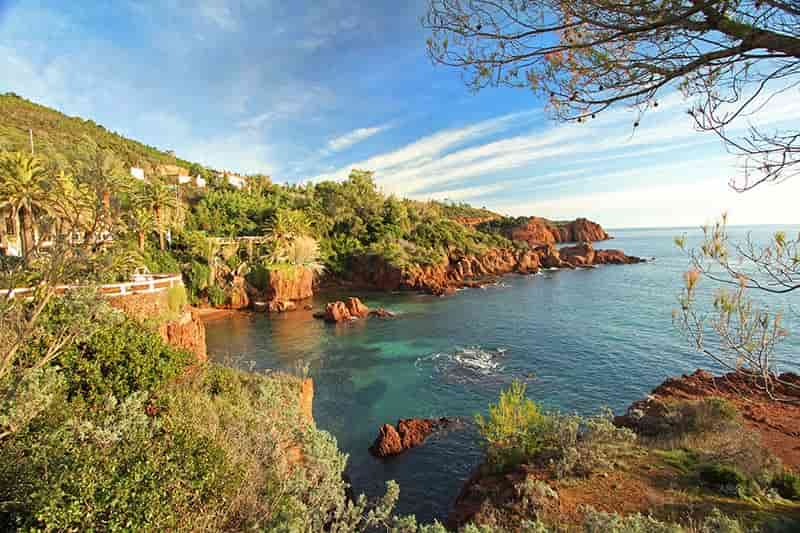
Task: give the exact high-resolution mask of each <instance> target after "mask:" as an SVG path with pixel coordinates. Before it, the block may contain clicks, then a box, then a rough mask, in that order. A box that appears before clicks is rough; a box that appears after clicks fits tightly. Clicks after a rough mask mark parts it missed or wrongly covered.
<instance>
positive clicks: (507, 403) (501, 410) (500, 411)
mask: <svg viewBox="0 0 800 533" xmlns="http://www.w3.org/2000/svg"><path fill="white" fill-rule="evenodd" d="M475 421H476V423H477V425H478V431H479V432H480V434H481V436H482V437H483V438H484V440H485V441H486V447H487V453H488V456H489V462H490V463H491V464H492V465H494V466H496V467H497V468H500V469H502V468H506V467H509V466H513V465H516V464H519V463H521V462H522V461H524V460H526V459H527V458H529V457H531V456H533V455H534V454H536V453H537V452H538V451H540V450H541V449H542V447H543V446H544V444H545V440H544V433H545V432H544V428H545V424H546V423H547V417H546V416H545V415H543V414H542V413H541V411H540V410H539V407H538V406H537V405H536V403H535V402H533V400H530V399H528V398H526V397H525V384H524V383H521V382H519V381H515V382H513V383H512V384H511V387H509V388H508V389H507V390H505V391H502V392H501V393H500V399H499V400H498V402H497V404H496V405H490V406H489V416H488V418H484V417H483V416H482V415H477V416H476V417H475Z"/></svg>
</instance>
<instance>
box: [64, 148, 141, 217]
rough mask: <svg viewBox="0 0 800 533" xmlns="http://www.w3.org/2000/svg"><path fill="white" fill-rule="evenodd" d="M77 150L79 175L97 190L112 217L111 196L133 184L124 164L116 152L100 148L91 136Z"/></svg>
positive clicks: (109, 215) (106, 212)
mask: <svg viewBox="0 0 800 533" xmlns="http://www.w3.org/2000/svg"><path fill="white" fill-rule="evenodd" d="M77 151H78V154H79V156H78V159H77V161H76V163H75V167H76V168H75V170H76V172H77V175H78V176H79V177H80V178H81V181H82V182H85V183H88V184H89V185H91V187H92V188H94V189H95V191H97V196H98V198H99V199H100V201H101V203H102V205H103V209H104V211H105V214H106V216H107V217H111V196H112V195H113V194H114V193H119V192H125V191H127V190H128V189H129V188H130V186H131V184H132V180H131V178H130V176H129V175H128V173H127V172H126V170H125V166H124V164H123V163H122V161H121V160H120V159H119V158H118V157H117V155H116V154H115V153H114V152H112V151H111V150H106V149H102V148H100V147H99V146H98V145H97V144H96V143H95V142H94V141H93V140H92V139H91V138H89V137H87V138H86V139H84V142H83V143H81V144H79V145H78V147H77Z"/></svg>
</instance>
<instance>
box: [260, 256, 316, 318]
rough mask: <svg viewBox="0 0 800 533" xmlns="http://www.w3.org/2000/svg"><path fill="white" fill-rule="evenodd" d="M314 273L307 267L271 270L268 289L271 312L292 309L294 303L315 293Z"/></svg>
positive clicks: (267, 298) (268, 306)
mask: <svg viewBox="0 0 800 533" xmlns="http://www.w3.org/2000/svg"><path fill="white" fill-rule="evenodd" d="M313 285H314V273H313V272H312V271H311V270H309V269H308V268H305V267H295V268H293V269H288V270H283V269H280V270H278V269H276V270H271V271H270V273H269V281H268V285H267V290H266V294H265V297H266V300H267V302H268V303H267V309H268V310H269V311H271V312H284V311H292V310H294V309H296V308H297V306H296V305H295V304H294V303H295V302H299V301H302V300H306V299H308V298H311V297H312V296H313V295H314V291H313Z"/></svg>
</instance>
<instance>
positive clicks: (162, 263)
mask: <svg viewBox="0 0 800 533" xmlns="http://www.w3.org/2000/svg"><path fill="white" fill-rule="evenodd" d="M144 264H145V266H146V267H147V269H148V270H149V271H150V272H157V273H164V274H169V273H178V272H180V271H181V265H180V264H179V263H178V260H177V259H175V256H174V255H172V253H171V252H170V251H169V250H159V249H156V248H153V249H150V250H148V251H147V252H146V253H145V255H144Z"/></svg>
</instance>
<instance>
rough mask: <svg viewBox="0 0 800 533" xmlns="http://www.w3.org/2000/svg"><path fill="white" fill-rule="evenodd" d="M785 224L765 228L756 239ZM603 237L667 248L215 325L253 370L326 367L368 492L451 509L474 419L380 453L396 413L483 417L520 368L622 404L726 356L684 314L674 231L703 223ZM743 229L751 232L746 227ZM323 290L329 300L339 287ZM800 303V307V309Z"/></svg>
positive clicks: (569, 405)
mask: <svg viewBox="0 0 800 533" xmlns="http://www.w3.org/2000/svg"><path fill="white" fill-rule="evenodd" d="M777 229H781V230H785V231H787V233H789V235H791V236H796V235H797V232H798V230H800V227H781V228H778V227H758V228H756V229H755V230H754V231H753V237H754V239H756V240H764V239H768V238H769V236H770V235H771V234H772V233H773V232H774V231H776V230H777ZM611 233H612V234H613V235H614V236H615V237H616V238H615V240H612V241H609V242H605V243H597V244H596V247H597V248H621V249H623V250H624V251H625V252H626V253H628V254H632V255H639V256H642V257H655V258H656V260H655V261H653V262H650V263H646V264H640V265H630V266H604V267H600V268H596V269H587V270H574V271H569V270H565V271H548V272H544V273H542V274H539V275H535V276H516V275H512V276H507V277H505V278H503V280H502V283H500V284H498V285H497V286H492V287H487V288H484V289H470V290H464V291H459V292H458V293H457V294H456V295H454V296H450V297H445V298H438V297H433V296H426V295H414V294H380V293H363V292H361V293H356V294H352V295H354V296H359V297H361V298H362V300H363V301H364V302H365V303H366V304H367V305H368V306H370V307H378V306H383V307H386V308H387V309H390V310H392V311H394V312H396V313H398V317H397V318H396V319H394V320H380V319H370V320H368V321H360V322H356V323H350V324H342V325H336V326H334V325H330V324H325V323H324V322H322V321H320V320H315V319H314V318H312V316H311V312H306V311H298V312H295V313H288V314H285V315H280V316H275V317H273V316H268V315H252V316H237V317H233V318H225V319H222V320H218V321H214V322H211V323H209V324H208V328H207V332H208V348H209V352H210V353H211V354H212V356H213V357H214V358H217V359H219V360H222V359H228V358H233V359H234V360H237V361H240V362H241V364H242V365H243V366H245V367H246V368H249V367H251V366H252V367H254V368H259V369H265V368H271V369H282V370H289V371H298V370H299V369H301V368H303V367H304V366H307V367H308V368H309V373H310V375H311V376H312V377H313V378H314V381H315V388H316V396H315V399H314V418H315V419H316V421H317V425H318V427H320V428H322V429H325V430H327V431H330V432H331V433H332V434H333V435H335V436H336V438H337V439H338V441H339V446H340V448H341V449H342V450H343V451H345V452H346V453H348V454H349V456H350V459H349V463H348V464H349V466H348V474H349V475H350V477H351V480H352V483H353V488H354V489H355V490H356V492H364V493H366V494H368V495H377V494H379V493H381V492H382V490H383V487H384V485H385V482H386V481H387V480H390V479H395V480H397V482H398V483H399V484H400V492H401V496H400V503H399V509H398V510H399V511H400V512H401V513H415V514H416V515H417V517H418V518H419V519H420V520H430V519H432V518H440V519H443V518H444V517H445V516H446V514H447V512H448V510H449V508H450V506H451V504H452V502H453V500H454V499H455V497H456V496H457V494H458V491H459V489H460V487H461V485H462V483H463V481H464V480H465V479H466V478H467V477H468V476H469V473H470V471H471V470H472V469H473V468H474V467H475V466H476V465H477V464H478V462H479V461H480V459H481V450H480V447H479V445H478V444H477V441H476V435H475V433H474V429H473V428H472V427H471V425H469V424H467V425H466V428H465V429H461V430H456V431H450V432H448V433H444V434H439V435H437V436H435V437H434V438H432V439H430V440H429V441H428V443H426V444H425V446H423V447H420V448H416V449H413V450H411V451H409V452H407V453H405V454H404V455H401V456H399V457H396V458H393V459H390V460H378V459H375V458H373V457H372V456H371V455H370V454H369V453H368V451H367V448H368V447H369V445H370V444H371V443H372V441H373V439H374V438H375V435H376V433H377V430H378V427H379V426H380V425H381V424H383V423H385V422H392V423H395V422H396V421H397V419H398V418H406V417H440V416H460V417H465V418H468V419H471V418H472V416H473V415H474V414H475V413H477V412H484V411H485V410H486V407H487V404H488V403H489V402H491V401H493V400H495V399H496V398H497V395H498V392H499V391H500V390H501V389H502V388H504V387H506V386H507V385H508V384H509V383H511V382H512V381H513V380H515V379H518V380H524V381H526V382H527V383H528V393H529V396H530V397H532V398H534V399H535V400H538V401H540V402H541V403H542V404H544V405H546V406H548V407H550V408H557V409H561V410H564V411H570V412H572V411H576V412H580V413H591V412H596V411H597V410H598V409H599V408H600V407H601V406H608V407H610V408H611V409H613V410H615V411H617V412H619V411H622V410H624V408H625V407H626V406H627V405H628V404H629V403H630V402H631V401H633V400H635V399H638V398H640V397H642V395H643V394H645V393H647V392H648V391H650V390H651V389H652V388H653V387H654V386H656V385H658V384H659V383H660V382H661V381H663V380H664V379H665V378H666V377H668V376H672V375H675V374H680V373H684V372H689V371H692V370H694V369H695V368H697V367H700V366H702V367H706V368H713V365H712V364H711V363H710V362H709V361H708V360H706V359H704V358H702V357H700V356H699V355H697V354H695V353H694V352H693V351H692V350H691V349H690V348H689V347H688V345H687V343H686V342H685V341H684V340H683V338H682V337H681V336H680V334H679V332H678V331H677V330H676V329H675V328H674V327H673V324H672V314H671V313H672V310H673V309H674V308H675V307H676V301H677V297H678V294H679V293H680V289H681V286H682V277H681V275H682V273H683V272H684V271H685V270H686V268H687V261H686V258H685V257H684V256H683V255H682V254H681V252H680V251H679V250H677V249H676V248H675V246H674V244H673V242H672V240H673V237H675V236H676V235H680V234H683V233H688V235H689V237H690V242H696V241H697V238H698V237H699V235H700V232H699V231H697V230H685V229H646V230H645V229H635V230H617V231H613V232H611ZM732 235H733V236H734V237H737V238H743V237H744V236H745V231H744V230H743V229H733V230H732ZM347 295H348V294H343V295H336V294H330V293H328V294H322V295H318V296H317V297H316V299H315V302H314V304H315V308H319V307H320V306H323V305H324V303H325V302H326V301H328V300H330V299H333V298H335V297H337V296H347ZM770 301H771V302H772V303H773V304H780V305H781V306H782V307H784V308H786V309H787V310H788V313H787V316H786V321H787V322H786V323H787V325H789V326H791V329H793V330H794V331H795V332H796V334H795V335H793V336H790V337H789V339H788V340H787V341H785V342H784V343H783V346H782V348H781V352H782V354H784V355H783V356H782V357H783V360H784V365H783V367H782V368H788V369H794V370H797V367H796V366H795V367H792V366H791V365H790V364H788V363H786V361H791V360H792V359H793V360H794V361H795V362H797V361H798V359H797V358H796V357H794V355H795V354H797V352H798V350H797V348H800V318H799V317H798V314H797V313H796V311H797V310H800V294H796V295H790V296H788V297H784V298H782V299H771V300H770ZM792 306H794V311H795V312H793V311H792V310H791V308H792Z"/></svg>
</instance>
